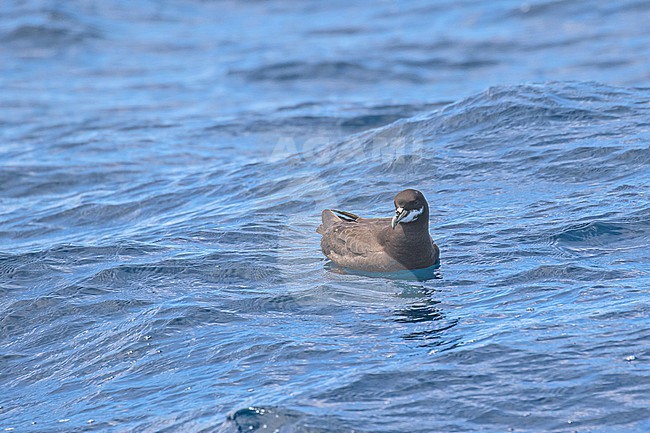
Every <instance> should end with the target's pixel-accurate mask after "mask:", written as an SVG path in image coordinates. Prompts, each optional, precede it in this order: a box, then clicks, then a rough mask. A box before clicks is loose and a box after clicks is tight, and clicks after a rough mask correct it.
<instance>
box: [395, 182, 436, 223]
mask: <svg viewBox="0 0 650 433" xmlns="http://www.w3.org/2000/svg"><path fill="white" fill-rule="evenodd" d="M394 201H395V216H394V217H393V219H392V220H391V223H390V225H391V227H392V228H393V230H394V229H395V227H397V224H407V223H412V222H414V221H418V219H420V220H423V219H425V218H426V219H427V220H428V218H429V204H428V203H427V200H426V199H425V198H424V195H423V194H422V193H421V192H420V191H417V190H415V189H405V190H404V191H402V192H400V193H399V194H397V195H396V196H395V200H394Z"/></svg>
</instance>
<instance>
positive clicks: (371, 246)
mask: <svg viewBox="0 0 650 433" xmlns="http://www.w3.org/2000/svg"><path fill="white" fill-rule="evenodd" d="M372 227H373V225H371V224H363V223H339V224H336V225H334V226H333V227H331V228H330V229H329V230H327V232H326V233H325V235H324V236H323V242H322V246H323V247H324V250H327V252H326V254H328V252H332V253H335V254H336V255H338V256H350V255H362V256H363V255H368V254H372V253H378V252H382V251H383V247H382V245H381V244H380V243H379V241H378V240H377V236H376V233H375V232H374V231H373V230H372Z"/></svg>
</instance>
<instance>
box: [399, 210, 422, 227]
mask: <svg viewBox="0 0 650 433" xmlns="http://www.w3.org/2000/svg"><path fill="white" fill-rule="evenodd" d="M422 212H424V208H423V207H421V208H420V209H414V210H412V211H410V212H409V213H408V214H407V215H406V216H405V217H404V218H402V219H401V220H400V224H402V223H410V222H413V221H415V220H416V219H418V217H419V216H420V215H422Z"/></svg>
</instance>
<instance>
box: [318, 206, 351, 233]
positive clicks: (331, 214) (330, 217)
mask: <svg viewBox="0 0 650 433" xmlns="http://www.w3.org/2000/svg"><path fill="white" fill-rule="evenodd" d="M322 218H323V223H322V224H321V225H319V226H318V228H317V229H316V233H320V234H321V235H322V234H324V233H325V231H326V230H327V229H328V228H329V227H330V226H331V225H332V224H334V223H337V222H341V221H348V222H353V221H356V220H358V219H359V216H358V215H355V214H353V213H350V212H346V211H342V210H336V209H331V210H330V209H325V210H324V211H323V214H322Z"/></svg>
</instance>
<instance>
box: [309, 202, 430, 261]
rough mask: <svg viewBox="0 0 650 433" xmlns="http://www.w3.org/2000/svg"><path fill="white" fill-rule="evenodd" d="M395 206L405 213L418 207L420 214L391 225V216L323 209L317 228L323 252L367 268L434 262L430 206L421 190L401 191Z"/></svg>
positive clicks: (330, 257)
mask: <svg viewBox="0 0 650 433" xmlns="http://www.w3.org/2000/svg"><path fill="white" fill-rule="evenodd" d="M395 208H396V209H398V210H399V209H403V210H406V211H407V215H408V212H411V211H417V210H419V209H421V211H422V214H420V215H419V216H418V217H417V219H415V220H413V221H411V222H404V223H398V224H397V225H396V227H395V228H394V229H393V228H392V226H391V218H361V217H358V216H356V215H354V214H351V213H349V212H342V211H336V210H334V211H333V210H329V209H326V210H324V211H323V214H322V219H323V223H322V224H321V225H320V226H319V227H318V229H317V232H318V233H320V234H321V235H322V236H323V237H322V239H321V249H322V251H323V254H325V256H326V257H328V258H329V259H330V260H332V261H333V262H334V263H336V264H338V265H340V266H343V267H345V268H350V269H355V270H361V271H367V272H394V271H401V270H412V269H421V268H426V267H429V266H433V265H435V264H437V263H438V262H439V256H440V250H439V249H438V246H437V245H436V244H435V242H434V241H433V240H432V239H431V236H430V235H429V207H428V204H427V202H426V199H425V198H424V196H423V195H422V193H420V192H419V191H416V190H412V189H408V190H405V191H402V192H400V193H399V194H397V196H395ZM407 219H408V218H407ZM405 220H406V219H405Z"/></svg>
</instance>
